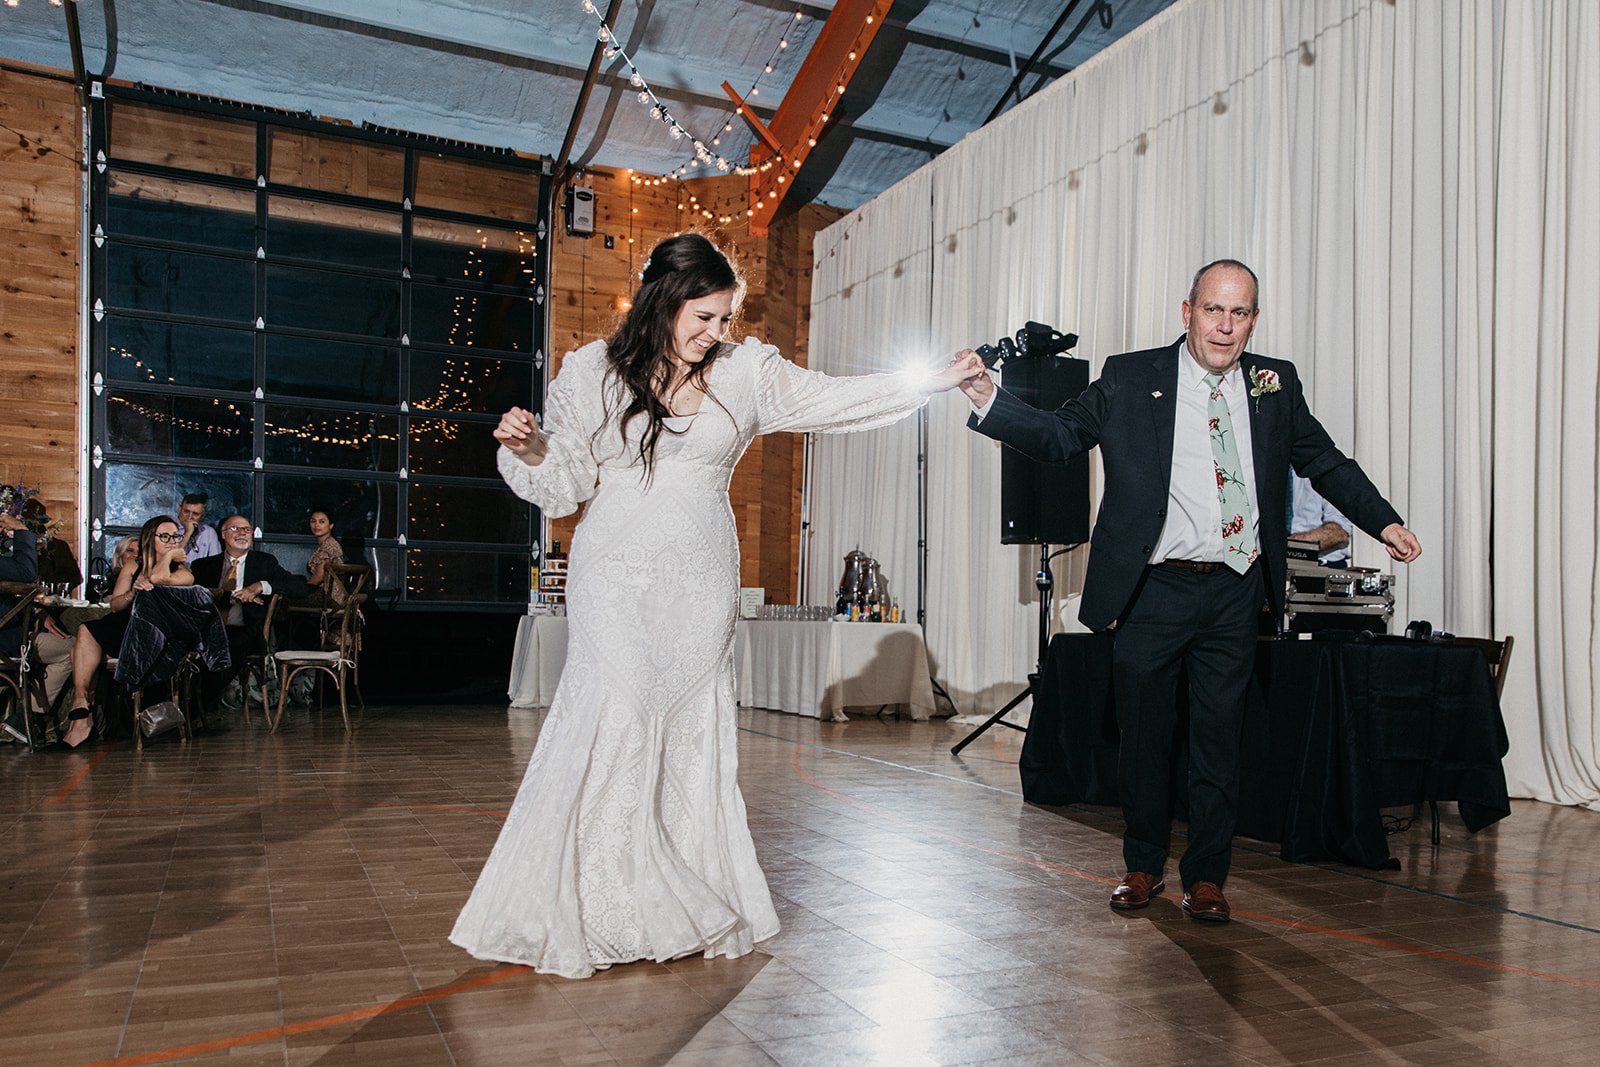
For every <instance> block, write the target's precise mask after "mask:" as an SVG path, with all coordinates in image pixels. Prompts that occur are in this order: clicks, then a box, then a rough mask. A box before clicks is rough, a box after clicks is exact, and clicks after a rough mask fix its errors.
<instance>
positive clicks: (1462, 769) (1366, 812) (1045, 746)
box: [1021, 634, 1511, 867]
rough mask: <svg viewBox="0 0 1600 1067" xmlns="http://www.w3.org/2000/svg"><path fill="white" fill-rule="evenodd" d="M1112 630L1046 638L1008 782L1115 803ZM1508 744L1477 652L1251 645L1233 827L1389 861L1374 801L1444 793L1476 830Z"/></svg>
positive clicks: (1180, 745) (1177, 758) (1351, 856)
mask: <svg viewBox="0 0 1600 1067" xmlns="http://www.w3.org/2000/svg"><path fill="white" fill-rule="evenodd" d="M1111 641H1112V637H1111V635H1109V634H1059V635H1057V636H1056V637H1055V638H1054V639H1053V640H1052V641H1051V643H1050V649H1049V654H1048V656H1047V658H1046V662H1045V664H1044V673H1043V676H1042V678H1041V679H1040V692H1039V697H1038V699H1037V700H1036V701H1035V705H1034V710H1033V716H1032V721H1031V722H1030V723H1029V726H1028V736H1027V740H1026V741H1025V742H1024V743H1023V749H1022V760H1021V765H1022V766H1021V770H1022V791H1023V795H1024V796H1025V797H1026V798H1027V799H1028V800H1029V801H1031V802H1033V803H1036V804H1073V803H1080V802H1083V803H1090V804H1110V805H1115V804H1117V803H1118V800H1117V746H1118V730H1117V723H1116V708H1115V699H1114V696H1113V692H1112V685H1111V647H1112V646H1111ZM1179 691H1180V694H1181V693H1182V692H1183V691H1184V687H1183V685H1181V684H1180V686H1179ZM1184 703H1185V701H1184V700H1183V699H1182V698H1181V697H1180V712H1183V711H1184V708H1183V705H1184ZM1180 722H1181V723H1183V725H1182V726H1181V728H1180V729H1179V730H1178V731H1177V738H1176V740H1175V751H1174V759H1173V764H1172V765H1173V789H1172V796H1173V798H1174V809H1175V811H1174V814H1175V815H1176V816H1177V817H1179V818H1181V817H1182V816H1183V812H1184V804H1183V802H1184V793H1185V788H1184V781H1185V778H1186V776H1187V770H1188V760H1187V743H1186V742H1185V740H1184V736H1185V732H1186V730H1187V725H1186V724H1187V719H1186V717H1184V715H1182V714H1180ZM1506 748H1507V743H1506V732H1505V724H1504V722H1503V721H1502V719H1501V717H1500V707H1499V703H1498V701H1497V700H1496V698H1495V692H1494V683H1493V681H1492V679H1491V677H1490V674H1489V665H1488V661H1487V660H1486V659H1485V658H1484V656H1483V654H1482V653H1481V652H1479V651H1478V650H1477V649H1475V648H1470V647H1467V646H1464V645H1463V646H1455V645H1450V644H1431V643H1422V642H1414V641H1404V640H1399V639H1392V640H1386V639H1379V640H1377V641H1352V640H1268V641H1262V642H1261V643H1260V644H1259V645H1258V646H1257V655H1256V665H1255V679H1254V681H1253V683H1252V685H1251V687H1250V692H1249V696H1248V700H1247V703H1246V707H1245V717H1244V736H1243V744H1242V749H1241V767H1240V792H1239V820H1238V833H1239V834H1241V835H1243V836H1245V837H1253V838H1256V839H1258V840H1262V841H1271V842H1276V843H1278V844H1280V845H1281V846H1282V848H1281V855H1282V856H1283V858H1284V859H1286V860H1292V861H1297V862H1298V861H1305V860H1313V859H1333V860H1338V861H1341V862H1345V863H1351V864H1356V865H1359V866H1365V867H1384V866H1392V865H1393V860H1391V859H1390V856H1389V847H1388V843H1387V840H1386V837H1385V834H1384V828H1383V822H1382V817H1381V814H1380V810H1379V809H1381V808H1385V807H1396V806H1400V805H1410V804H1415V803H1418V802H1420V801H1426V800H1436V801H1456V802H1458V804H1459V806H1460V812H1461V818H1462V821H1463V822H1464V823H1465V824H1466V826H1467V828H1468V829H1469V830H1472V831H1477V830H1481V829H1482V828H1483V827H1485V826H1488V825H1490V824H1491V823H1493V822H1495V821H1496V820H1499V819H1502V818H1504V817H1505V816H1507V815H1509V814H1510V813H1511V806H1510V802H1509V800H1508V799H1507V796H1506V782H1505V773H1504V771H1503V769H1502V768H1501V765H1500V760H1501V757H1502V756H1504V755H1505V752H1506ZM1175 851H1181V846H1180V847H1179V848H1177V849H1175Z"/></svg>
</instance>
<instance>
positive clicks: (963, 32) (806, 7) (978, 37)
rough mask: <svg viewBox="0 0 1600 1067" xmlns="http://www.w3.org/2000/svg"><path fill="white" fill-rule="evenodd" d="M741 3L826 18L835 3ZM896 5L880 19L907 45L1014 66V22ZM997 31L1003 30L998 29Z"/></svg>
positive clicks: (1053, 67)
mask: <svg viewBox="0 0 1600 1067" xmlns="http://www.w3.org/2000/svg"><path fill="white" fill-rule="evenodd" d="M744 2H745V3H748V4H752V5H754V6H757V7H766V8H771V9H773V10H774V11H789V12H793V11H799V12H801V13H802V14H804V15H805V16H806V17H807V18H814V19H825V18H827V17H828V14H829V12H831V11H832V10H833V8H834V6H835V5H833V4H822V3H816V2H815V0H812V2H809V3H798V4H796V3H788V2H785V0H744ZM897 8H898V5H897V6H896V7H892V8H890V9H889V14H888V16H887V17H886V18H885V19H884V20H883V25H884V29H886V30H894V31H895V32H897V33H900V34H903V35H904V36H905V38H906V40H907V42H908V43H910V44H915V45H921V46H922V47H924V48H931V49H933V50H935V51H939V52H952V53H954V54H956V55H959V56H965V57H967V58H968V59H978V60H982V61H983V62H985V63H998V64H1000V65H1001V66H1006V67H1014V66H1015V65H1016V63H1017V61H1018V59H1019V57H1018V55H1017V48H1016V42H1015V41H1013V40H1011V37H1010V34H1011V31H1012V28H1013V27H1014V25H1015V24H1014V23H1011V22H1007V21H1004V20H995V21H992V22H987V23H986V22H983V21H981V20H979V19H977V18H976V17H974V16H972V15H970V14H965V13H964V17H962V18H951V17H949V16H947V15H944V14H942V12H940V11H939V9H933V10H931V11H930V10H924V11H922V12H919V13H918V14H916V15H914V16H912V17H911V18H909V19H908V18H905V17H904V16H903V15H901V14H899V13H898V11H897ZM974 23H976V25H974ZM1001 30H1004V31H1005V32H1004V33H1002V32H999V31H1001ZM1033 40H1034V38H1033V37H1032V36H1029V37H1028V42H1029V45H1031V43H1032V42H1033ZM1027 46H1028V45H1025V46H1024V47H1027ZM1034 69H1035V70H1036V71H1039V72H1040V73H1044V74H1048V75H1049V76H1050V77H1054V78H1059V77H1061V76H1062V75H1063V74H1070V73H1072V68H1071V67H1070V66H1066V65H1064V64H1058V63H1041V64H1039V65H1037V66H1036V67H1035V68H1034Z"/></svg>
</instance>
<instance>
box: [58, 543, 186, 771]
mask: <svg viewBox="0 0 1600 1067" xmlns="http://www.w3.org/2000/svg"><path fill="white" fill-rule="evenodd" d="M193 584H194V574H193V573H191V572H190V570H189V565H188V564H187V563H186V562H185V561H184V549H183V528H182V527H180V526H179V525H178V520H176V519H174V518H173V517H172V516H170V515H157V516H156V517H155V518H153V519H151V520H150V521H148V522H146V523H145V524H144V526H142V527H140V529H139V558H138V560H137V561H136V562H135V563H134V564H133V565H132V566H124V567H122V568H121V569H120V570H118V571H117V580H116V584H115V585H113V586H112V588H111V598H110V601H109V603H110V605H111V614H109V615H107V616H105V617H104V618H101V619H95V620H94V621H93V622H86V623H82V624H81V625H79V627H78V632H77V639H76V640H75V641H74V642H73V645H72V711H71V712H69V713H68V714H67V732H66V735H65V736H64V737H63V738H62V742H63V743H64V744H65V745H66V746H67V747H68V748H82V747H83V746H84V745H87V744H89V743H90V742H91V739H92V737H93V734H94V717H93V715H94V713H93V712H92V711H91V710H90V708H91V705H90V703H89V693H90V687H91V686H92V685H93V684H94V677H95V673H96V672H97V671H98V670H99V669H100V663H101V661H102V660H103V659H104V658H105V657H106V656H107V655H111V656H115V655H117V653H118V652H120V651H121V649H122V638H123V635H125V634H126V633H127V632H128V609H129V608H131V607H132V606H133V599H134V597H135V596H137V595H138V594H139V593H142V592H145V591H146V590H150V589H154V588H156V587H157V586H183V585H193Z"/></svg>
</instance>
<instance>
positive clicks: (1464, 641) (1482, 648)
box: [1456, 634, 1516, 700]
mask: <svg viewBox="0 0 1600 1067" xmlns="http://www.w3.org/2000/svg"><path fill="white" fill-rule="evenodd" d="M1515 641H1516V638H1514V637H1512V636H1510V635H1509V634H1508V635H1507V636H1506V638H1505V640H1503V641H1496V640H1494V639H1492V638H1488V637H1458V638H1456V644H1458V645H1468V646H1470V647H1472V648H1475V649H1477V650H1478V651H1479V652H1482V653H1483V655H1484V658H1486V659H1487V660H1488V661H1489V677H1490V678H1491V679H1493V680H1494V698H1495V699H1496V700H1499V699H1500V694H1501V693H1503V692H1505V688H1506V664H1508V663H1510V662H1511V646H1512V644H1513V643H1515Z"/></svg>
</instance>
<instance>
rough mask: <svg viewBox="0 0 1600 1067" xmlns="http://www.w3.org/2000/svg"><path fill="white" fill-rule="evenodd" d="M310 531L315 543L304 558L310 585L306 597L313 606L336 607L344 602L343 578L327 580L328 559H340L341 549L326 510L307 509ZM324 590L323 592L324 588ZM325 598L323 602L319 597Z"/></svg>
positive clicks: (338, 561) (333, 561)
mask: <svg viewBox="0 0 1600 1067" xmlns="http://www.w3.org/2000/svg"><path fill="white" fill-rule="evenodd" d="M311 533H312V535H313V536H315V537H316V539H317V547H316V548H315V549H314V550H313V551H312V553H311V558H310V559H308V560H306V584H307V585H309V586H310V587H311V594H310V595H309V596H307V597H306V602H307V603H308V604H313V605H315V606H316V607H334V608H336V607H339V606H341V605H342V604H343V603H344V598H345V595H346V594H345V588H344V583H343V582H338V581H336V582H333V583H331V584H325V583H327V581H328V575H329V571H328V567H327V565H328V564H329V563H343V562H344V549H343V548H342V547H341V546H340V544H339V542H338V541H336V540H334V537H333V520H332V519H330V518H328V513H327V512H326V511H313V512H312V513H311ZM324 591H326V593H325V592H324ZM324 595H326V596H327V597H328V598H329V599H328V600H327V602H326V603H324V600H323V597H324Z"/></svg>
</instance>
